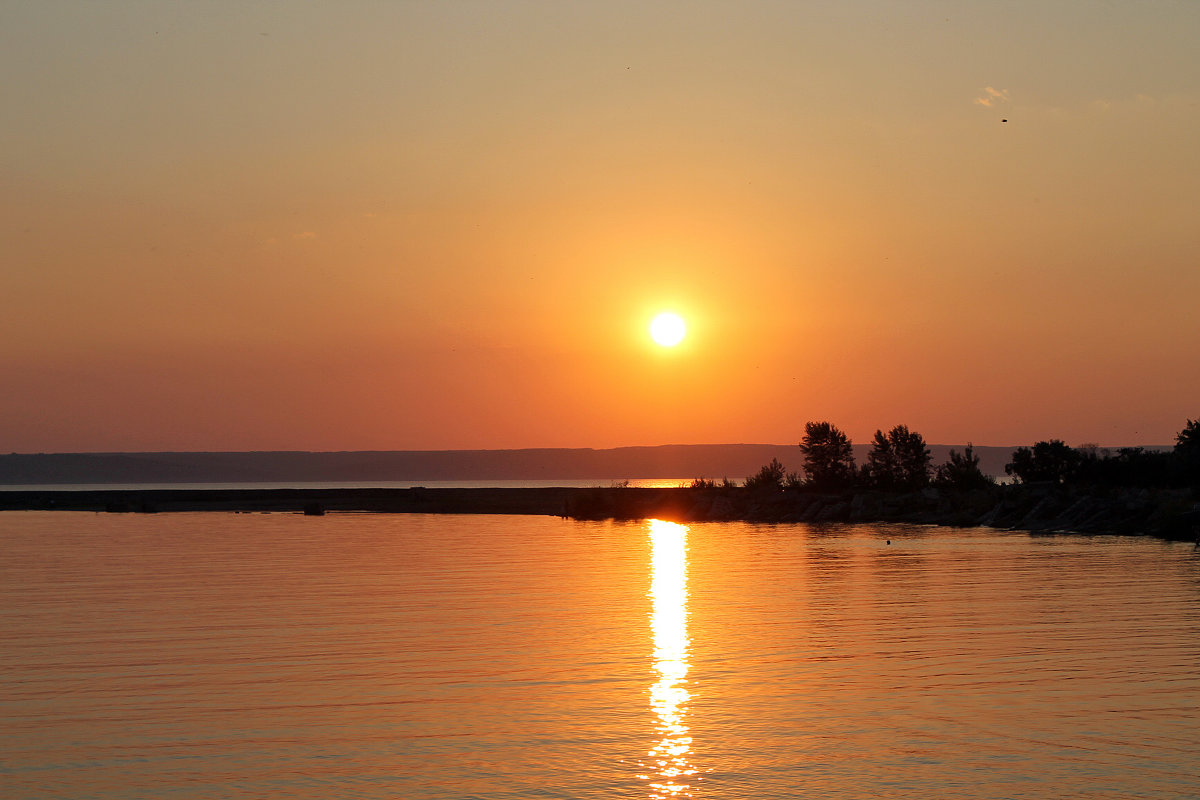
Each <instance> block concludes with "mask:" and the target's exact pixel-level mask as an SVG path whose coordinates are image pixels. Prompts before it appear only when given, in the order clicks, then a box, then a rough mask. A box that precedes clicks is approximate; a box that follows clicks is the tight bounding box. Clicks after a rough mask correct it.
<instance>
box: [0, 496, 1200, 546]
mask: <svg viewBox="0 0 1200 800" xmlns="http://www.w3.org/2000/svg"><path fill="white" fill-rule="evenodd" d="M1197 499H1198V498H1197V495H1196V492H1195V491H1194V490H1190V489H1119V490H1112V489H1110V490H1106V491H1096V492H1086V491H1080V490H1078V489H1068V488H1066V487H1061V486H1055V485H1048V484H1021V485H1015V486H994V487H991V488H987V489H981V490H978V491H973V492H953V491H945V490H941V489H937V488H932V487H931V488H927V489H924V490H922V491H919V492H908V493H894V492H875V491H849V492H843V493H838V494H820V493H814V492H808V491H804V490H781V491H771V492H761V491H752V490H748V489H746V488H745V487H728V488H722V487H717V488H695V489H693V488H673V489H643V488H629V487H595V488H586V489H580V488H572V487H551V488H434V489H427V488H420V487H418V488H411V489H390V488H389V489H344V488H338V489H155V490H115V489H114V490H87V491H45V490H41V491H2V490H0V510H33V509H41V510H64V511H96V512H110V513H158V512H180V511H226V512H277V513H279V512H292V513H307V514H323V513H325V512H327V511H328V512H351V511H359V512H377V513H408V514H414V513H415V514H420V513H426V514H531V515H552V516H563V517H571V518H574V519H644V518H650V517H655V518H659V519H669V520H674V521H678V522H720V521H749V522H813V523H823V522H864V523H865V522H908V523H916V524H926V525H956V526H962V527H972V526H980V525H983V526H989V527H995V528H1016V529H1025V530H1031V531H1045V532H1052V531H1064V532H1075V533H1092V534H1103V533H1118V534H1133V535H1142V534H1145V535H1152V536H1158V537H1162V538H1168V539H1176V540H1188V541H1191V540H1193V539H1195V538H1196V536H1197V533H1198V531H1200V504H1198V503H1197Z"/></svg>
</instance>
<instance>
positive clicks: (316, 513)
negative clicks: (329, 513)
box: [304, 503, 325, 517]
mask: <svg viewBox="0 0 1200 800" xmlns="http://www.w3.org/2000/svg"><path fill="white" fill-rule="evenodd" d="M304 516H306V517H323V516H325V509H324V508H322V507H321V504H320V503H308V504H307V505H305V506H304Z"/></svg>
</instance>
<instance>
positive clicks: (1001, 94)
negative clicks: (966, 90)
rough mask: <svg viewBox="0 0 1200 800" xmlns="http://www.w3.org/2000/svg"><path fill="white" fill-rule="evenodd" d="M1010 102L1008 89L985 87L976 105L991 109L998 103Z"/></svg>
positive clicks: (976, 100) (977, 98)
mask: <svg viewBox="0 0 1200 800" xmlns="http://www.w3.org/2000/svg"><path fill="white" fill-rule="evenodd" d="M1008 100H1009V96H1008V89H993V88H992V87H991V86H985V87H983V94H982V95H981V96H979V97H976V98H975V102H976V103H978V104H979V105H981V106H988V107H989V108H990V107H991V106H994V105H996V104H997V103H1007V102H1008Z"/></svg>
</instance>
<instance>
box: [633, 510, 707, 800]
mask: <svg viewBox="0 0 1200 800" xmlns="http://www.w3.org/2000/svg"><path fill="white" fill-rule="evenodd" d="M687 533H688V528H687V526H686V525H678V524H676V523H674V522H663V521H661V520H657V519H655V520H650V545H651V554H652V555H651V583H650V598H651V601H652V604H653V605H652V612H651V618H650V627H651V630H652V631H653V633H654V671H655V672H657V673H658V676H659V678H658V681H657V682H656V683H655V684H654V685H653V686H651V687H650V708H651V709H652V710H653V711H654V715H655V716H656V717H657V721H656V724H655V731H656V733H657V735H659V736H661V737H662V738H661V739H660V740H659V743H658V744H657V745H656V746H655V747H653V748H652V749H651V750H650V752H649V753H647V756H648V757H649V761H647V762H643V766H645V767H647V768H648V770H649V771H650V772H652V773H654V774H651V775H642V776H639V777H642V778H644V779H646V780H648V781H650V782H651V783H650V797H652V798H672V797H691V786H690V784H688V783H686V782H685V781H686V779H687V778H688V776H691V775H694V774H695V773H696V770H695V768H694V767H693V766H692V764H691V762H690V761H689V760H688V753H689V752H690V751H691V746H692V738H691V736H689V735H688V728H687V720H686V715H687V702H688V700H689V699H691V695H690V694H688V690H687V689H686V688H685V687H686V684H687V680H686V678H687V672H688V645H689V644H690V642H689V640H688V631H687V600H688V594H687Z"/></svg>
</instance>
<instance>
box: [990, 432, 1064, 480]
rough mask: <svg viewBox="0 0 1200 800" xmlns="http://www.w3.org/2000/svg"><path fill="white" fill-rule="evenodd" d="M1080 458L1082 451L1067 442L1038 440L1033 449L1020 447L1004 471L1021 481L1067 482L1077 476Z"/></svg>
mask: <svg viewBox="0 0 1200 800" xmlns="http://www.w3.org/2000/svg"><path fill="white" fill-rule="evenodd" d="M1080 460H1081V455H1080V453H1079V452H1077V451H1075V450H1073V449H1071V448H1070V447H1068V446H1067V443H1066V442H1064V441H1063V440H1061V439H1051V440H1050V441H1048V442H1038V443H1037V444H1035V445H1034V446H1033V448H1032V449H1030V448H1028V447H1018V448H1017V449H1016V452H1014V453H1013V460H1012V461H1011V462H1009V463H1008V464H1007V465H1005V467H1004V471H1005V472H1006V473H1008V474H1009V475H1011V476H1012V477H1013V478H1015V479H1016V480H1018V481H1020V482H1021V483H1035V482H1041V481H1049V482H1051V483H1067V482H1069V481H1070V480H1071V479H1072V478H1073V477H1074V476H1075V472H1076V470H1077V468H1078V466H1079V462H1080Z"/></svg>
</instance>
